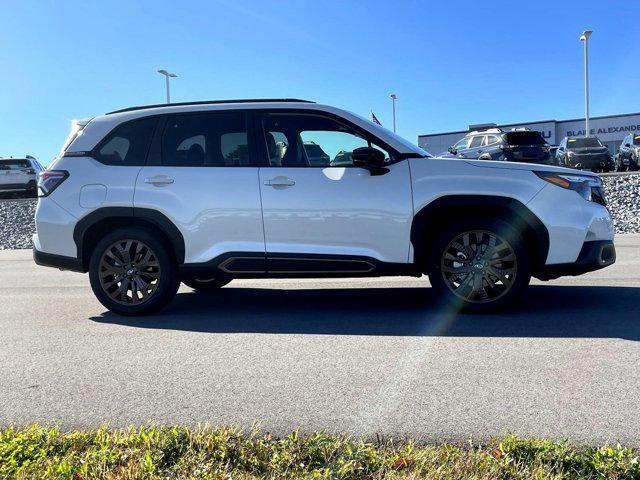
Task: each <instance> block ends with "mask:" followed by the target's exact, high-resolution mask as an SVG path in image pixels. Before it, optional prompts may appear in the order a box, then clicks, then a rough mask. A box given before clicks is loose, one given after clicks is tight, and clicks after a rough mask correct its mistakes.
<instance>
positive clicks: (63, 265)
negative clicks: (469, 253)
mask: <svg viewBox="0 0 640 480" xmlns="http://www.w3.org/2000/svg"><path fill="white" fill-rule="evenodd" d="M33 261H34V262H36V264H38V265H41V266H43V267H54V268H59V269H60V270H71V271H72V272H83V273H84V272H85V271H86V270H84V269H83V268H82V262H81V261H80V260H79V259H77V258H75V257H65V256H63V255H55V254H53V253H45V252H41V251H40V250H38V249H37V248H35V247H34V248H33Z"/></svg>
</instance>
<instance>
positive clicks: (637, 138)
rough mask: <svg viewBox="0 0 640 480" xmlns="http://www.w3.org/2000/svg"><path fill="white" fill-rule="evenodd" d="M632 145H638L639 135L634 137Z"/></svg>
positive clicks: (639, 142)
mask: <svg viewBox="0 0 640 480" xmlns="http://www.w3.org/2000/svg"><path fill="white" fill-rule="evenodd" d="M633 144H634V145H640V135H635V136H634V137H633Z"/></svg>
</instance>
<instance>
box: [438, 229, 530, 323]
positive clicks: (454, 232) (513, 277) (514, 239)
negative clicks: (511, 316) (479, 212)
mask: <svg viewBox="0 0 640 480" xmlns="http://www.w3.org/2000/svg"><path fill="white" fill-rule="evenodd" d="M465 242H466V245H467V246H466V247H465ZM453 244H456V245H458V246H459V247H462V248H461V249H460V250H457V248H458V247H455V246H453ZM491 245H493V248H494V252H493V255H490V256H489V257H486V258H485V257H483V256H482V255H483V254H487V253H488V252H489V249H490V248H492V247H491ZM456 250H457V252H458V253H456ZM462 251H464V252H465V253H462V254H460V252H462ZM477 253H479V255H478V256H475V257H474V256H473V255H476V254H477ZM458 259H459V260H458ZM427 267H428V273H429V280H430V282H431V285H432V287H433V288H434V289H435V290H436V291H437V292H438V298H442V299H443V300H444V302H445V303H446V304H447V306H448V307H449V308H452V309H453V310H458V311H466V312H487V311H493V310H496V309H498V308H500V307H503V306H505V305H507V304H509V303H510V302H512V301H513V300H515V299H516V298H517V297H518V296H519V295H520V294H521V293H522V292H523V291H524V289H525V288H526V287H527V285H529V281H530V280H531V261H530V254H529V251H528V250H527V247H526V244H525V242H524V239H523V238H522V235H520V233H519V232H518V231H517V230H516V229H514V228H513V227H512V226H510V225H509V224H507V223H504V222H502V221H499V220H491V219H477V220H472V219H469V220H460V221H457V222H454V223H452V224H450V225H449V226H447V227H446V228H445V229H444V230H443V231H442V232H440V234H439V235H438V236H437V238H436V239H435V242H434V243H433V247H432V250H431V255H430V260H429V265H428V266H427ZM458 269H460V273H457V272H456V270H458ZM496 274H497V275H496ZM476 282H479V283H476Z"/></svg>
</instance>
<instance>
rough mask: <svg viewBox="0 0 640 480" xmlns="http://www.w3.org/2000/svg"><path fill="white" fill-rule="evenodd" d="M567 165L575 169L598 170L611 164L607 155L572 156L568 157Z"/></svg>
mask: <svg viewBox="0 0 640 480" xmlns="http://www.w3.org/2000/svg"><path fill="white" fill-rule="evenodd" d="M567 164H568V165H570V166H573V167H575V168H584V169H589V168H600V167H606V166H608V165H610V164H611V156H609V155H607V154H595V155H572V156H571V157H568V160H567Z"/></svg>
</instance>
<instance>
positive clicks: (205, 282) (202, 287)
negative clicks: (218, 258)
mask: <svg viewBox="0 0 640 480" xmlns="http://www.w3.org/2000/svg"><path fill="white" fill-rule="evenodd" d="M230 281H231V278H216V277H212V278H204V277H203V278H195V277H185V278H183V279H182V283H184V284H185V285H186V286H187V287H190V288H193V289H194V290H195V291H196V292H213V291H216V290H219V289H221V288H222V287H224V286H225V285H227V284H228V283H229V282H230Z"/></svg>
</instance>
